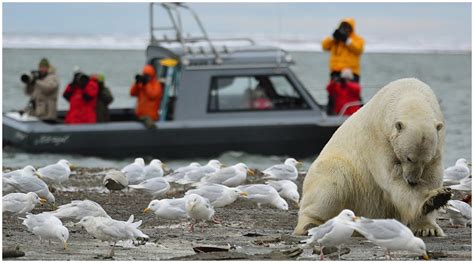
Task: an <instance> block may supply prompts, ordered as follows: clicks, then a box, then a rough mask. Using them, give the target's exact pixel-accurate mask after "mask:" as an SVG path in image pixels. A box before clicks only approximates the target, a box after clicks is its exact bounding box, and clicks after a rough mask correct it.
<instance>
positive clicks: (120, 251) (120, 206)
mask: <svg viewBox="0 0 474 263" xmlns="http://www.w3.org/2000/svg"><path fill="white" fill-rule="evenodd" d="M6 169H8V168H6V167H4V168H3V171H6ZM103 170H104V169H102V168H87V169H86V168H79V169H77V170H76V173H75V174H74V175H72V176H71V178H70V180H69V182H68V183H67V184H66V185H65V189H64V190H65V191H63V192H56V193H55V196H56V201H57V205H62V204H66V203H69V202H71V201H72V200H82V199H90V200H93V201H96V202H98V203H99V204H101V205H102V207H103V208H104V209H105V211H107V213H108V214H109V215H110V216H111V217H112V218H114V219H118V220H127V219H128V218H129V216H130V215H131V214H134V215H135V218H136V219H135V220H143V224H142V225H141V227H140V229H141V230H142V231H143V232H144V233H145V234H147V235H149V236H150V240H148V241H146V242H145V241H142V242H138V243H137V242H135V244H132V242H119V243H117V247H116V249H115V256H114V258H113V259H114V260H213V259H220V260H227V259H234V260H236V259H237V260H319V255H318V254H314V253H315V252H317V253H319V251H318V249H317V248H316V249H314V251H313V249H304V250H303V249H301V248H299V244H298V241H300V240H302V239H303V238H304V237H295V236H292V235H291V233H292V231H293V227H294V226H295V224H296V220H297V214H298V208H297V207H296V206H295V205H294V204H291V203H290V210H289V211H281V210H276V209H273V208H269V207H262V209H258V208H257V206H256V205H254V204H252V203H250V202H248V201H246V200H238V201H237V202H235V203H233V204H231V205H229V206H226V207H224V208H217V209H216V215H217V216H218V217H219V219H220V220H221V224H214V223H208V224H207V226H206V227H205V229H204V231H203V232H201V228H200V226H197V227H196V230H195V232H194V233H192V232H189V230H188V226H189V222H187V221H182V222H176V221H174V222H167V221H166V220H164V221H163V220H160V219H157V218H155V217H154V216H153V215H145V214H143V209H144V208H146V207H147V206H148V203H149V202H150V201H151V196H147V195H145V194H142V193H139V192H133V191H132V192H128V191H126V190H125V191H122V192H118V193H113V196H112V199H111V200H112V203H109V196H108V191H107V190H106V189H105V188H103V187H102V176H103V173H102V171H103ZM303 179H304V175H301V176H300V178H299V180H298V185H299V187H300V188H301V184H302V182H303ZM257 182H262V180H261V179H260V177H258V176H256V177H251V178H249V183H257ZM170 192H171V193H170V194H169V197H181V196H183V193H184V191H183V189H179V190H177V189H176V188H172V190H171V191H170ZM47 210H49V206H45V207H38V208H36V209H35V210H33V213H40V212H42V211H47ZM2 222H3V227H2V230H3V231H2V236H3V247H4V249H5V248H6V247H9V248H11V247H16V246H19V248H20V250H21V251H23V252H25V256H23V257H18V258H8V260H104V259H106V258H104V256H103V255H104V254H106V253H107V252H108V251H109V250H110V245H109V244H107V243H106V242H101V241H99V240H97V239H94V238H93V237H92V236H91V235H90V234H88V233H87V232H86V231H85V230H84V229H81V227H79V226H74V225H73V223H72V222H68V221H66V222H63V223H64V224H65V225H66V227H68V229H69V231H70V238H69V241H68V243H69V249H68V250H63V248H62V246H61V244H60V243H57V242H52V243H51V244H48V242H43V243H40V241H39V239H38V238H37V237H36V236H34V235H33V234H32V233H29V232H28V231H27V230H26V227H24V226H23V225H21V221H20V220H18V219H16V218H13V219H12V218H8V217H3V218H2ZM438 222H439V224H440V226H441V227H442V228H443V229H444V231H445V233H446V234H447V236H446V237H426V238H423V240H424V241H425V243H426V247H427V249H428V254H429V255H430V257H431V259H432V260H466V261H467V260H472V254H471V251H472V243H471V242H472V240H471V228H469V227H468V228H456V227H451V226H450V225H449V221H448V220H447V219H445V218H440V219H439V220H438ZM210 247H211V248H210ZM193 248H195V250H193ZM210 249H211V250H219V251H217V252H212V253H196V252H195V251H207V250H210ZM328 252H329V255H327V258H328V259H333V260H337V253H331V251H328ZM328 252H325V254H328ZM342 254H343V255H342V256H341V260H388V258H386V257H385V256H384V250H383V249H382V248H380V247H377V246H375V245H373V244H371V243H369V242H368V241H367V240H365V239H364V238H362V237H352V238H351V240H350V241H349V242H348V243H347V244H345V245H343V249H342ZM392 257H393V259H394V260H419V259H420V258H419V257H418V256H416V255H414V254H412V253H409V252H394V253H392Z"/></svg>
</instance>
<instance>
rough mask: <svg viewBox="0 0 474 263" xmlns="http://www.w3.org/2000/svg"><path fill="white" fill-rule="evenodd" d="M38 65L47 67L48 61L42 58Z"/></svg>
mask: <svg viewBox="0 0 474 263" xmlns="http://www.w3.org/2000/svg"><path fill="white" fill-rule="evenodd" d="M39 66H40V67H47V68H49V61H48V60H47V59H46V58H42V59H41V60H40V62H39Z"/></svg>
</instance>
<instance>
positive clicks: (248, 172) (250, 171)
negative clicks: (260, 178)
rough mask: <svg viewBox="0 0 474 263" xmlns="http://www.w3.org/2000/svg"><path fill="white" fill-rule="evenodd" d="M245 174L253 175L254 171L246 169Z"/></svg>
mask: <svg viewBox="0 0 474 263" xmlns="http://www.w3.org/2000/svg"><path fill="white" fill-rule="evenodd" d="M247 174H248V175H252V176H254V175H255V172H254V171H253V170H252V169H247Z"/></svg>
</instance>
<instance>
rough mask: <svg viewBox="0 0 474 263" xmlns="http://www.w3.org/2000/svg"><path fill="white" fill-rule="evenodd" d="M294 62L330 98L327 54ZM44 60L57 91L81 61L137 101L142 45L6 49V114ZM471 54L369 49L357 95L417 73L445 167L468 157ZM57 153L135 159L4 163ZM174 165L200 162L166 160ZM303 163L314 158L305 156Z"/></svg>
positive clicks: (62, 104)
mask: <svg viewBox="0 0 474 263" xmlns="http://www.w3.org/2000/svg"><path fill="white" fill-rule="evenodd" d="M291 55H292V57H293V59H294V60H295V62H296V64H295V65H294V66H292V67H293V70H294V71H295V72H296V75H297V76H298V77H299V78H300V80H301V81H302V82H303V84H304V85H305V86H306V88H307V89H308V90H309V92H310V93H311V94H312V95H313V97H314V98H315V99H316V100H317V101H318V102H319V103H322V104H325V103H326V102H327V94H326V91H325V86H326V84H327V81H328V67H327V61H328V57H329V56H328V54H327V53H321V52H312V51H311V52H310V51H299V52H291ZM42 57H47V58H48V59H49V60H50V61H51V64H53V65H54V66H55V67H56V68H57V72H58V76H59V78H60V81H61V92H62V91H64V88H65V86H66V85H67V83H68V82H69V81H70V80H71V79H72V71H73V69H74V67H75V66H79V67H80V68H81V69H82V70H83V71H84V72H86V73H104V74H105V78H106V83H107V85H108V86H109V87H110V88H111V90H112V93H113V95H114V97H115V99H114V102H113V103H112V105H111V107H112V108H122V107H133V106H134V103H135V100H134V99H133V98H131V97H130V96H129V94H128V92H129V87H130V85H131V84H132V81H133V78H134V75H135V74H136V73H138V72H140V71H141V68H142V66H143V63H144V62H145V52H144V51H143V50H110V49H109V50H93V49H83V50H77V49H9V48H4V49H3V79H2V91H3V108H2V110H3V112H6V111H11V110H17V109H20V108H22V107H23V106H24V105H25V104H26V102H27V101H28V98H27V97H25V96H24V94H23V88H22V83H21V82H20V80H19V79H20V75H21V74H22V73H24V72H28V71H29V70H33V69H35V68H36V67H37V63H38V61H39V60H40V59H41V58H42ZM471 67H472V65H471V53H470V52H459V53H457V54H450V53H428V52H423V53H413V52H411V53H367V54H364V55H363V57H362V74H361V85H362V89H363V91H362V98H363V100H364V101H368V100H369V99H370V98H371V97H372V96H373V95H374V94H375V93H376V92H377V90H378V89H380V88H381V87H383V86H384V85H385V84H387V83H388V82H390V81H393V80H396V79H399V78H404V77H416V78H418V79H420V80H422V81H424V82H426V83H427V84H429V85H430V86H431V88H432V89H433V90H434V92H435V93H436V95H437V96H438V99H439V100H440V104H441V108H442V110H443V112H444V115H445V119H446V129H447V132H446V147H445V159H444V164H445V166H449V165H452V164H453V163H454V162H455V160H456V159H457V158H461V157H463V158H466V159H471V114H472V110H471V105H472V101H471V93H472V89H471ZM59 108H60V109H67V108H68V104H67V102H66V101H65V100H64V99H63V98H62V97H60V98H59ZM156 157H157V158H159V156H156ZM216 157H218V158H220V159H221V160H222V161H223V162H225V163H228V164H232V163H235V162H238V161H244V162H246V163H248V165H249V166H250V167H255V168H259V169H261V168H264V167H266V166H268V165H271V164H274V163H278V162H280V161H281V160H283V159H284V158H285V156H258V155H249V154H245V153H239V152H227V153H222V155H220V156H216ZM60 158H67V159H70V160H71V161H72V162H73V163H75V164H77V165H80V166H86V167H96V166H103V167H121V166H123V165H125V164H127V163H129V162H131V161H132V160H133V159H134V158H135V156H130V157H129V158H125V159H119V160H117V159H102V158H96V157H89V156H77V155H57V154H28V153H24V152H21V151H18V150H14V149H13V150H12V149H9V148H7V149H4V150H3V158H2V161H3V165H6V166H15V167H18V166H23V165H26V164H33V165H38V166H39V165H44V164H48V163H52V162H56V161H57V160H58V159H60ZM167 161H168V163H169V164H170V166H171V167H177V166H180V165H183V164H187V163H189V162H191V161H200V162H202V163H203V162H206V161H207V160H203V159H192V160H191V159H188V160H167ZM303 161H304V163H305V167H308V166H309V165H310V163H311V162H312V161H313V158H308V159H307V160H303Z"/></svg>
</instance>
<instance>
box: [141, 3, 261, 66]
mask: <svg viewBox="0 0 474 263" xmlns="http://www.w3.org/2000/svg"><path fill="white" fill-rule="evenodd" d="M155 5H159V6H161V7H162V8H163V9H164V10H165V11H166V13H167V14H168V18H169V20H170V21H171V26H155V22H156V21H155V14H154V6H155ZM183 11H188V13H189V14H190V15H191V17H192V18H193V20H194V22H195V23H196V24H197V26H198V28H199V31H200V32H199V33H200V35H198V36H185V34H184V28H183V22H182V18H183V13H182V12H183ZM163 31H167V32H169V31H172V32H173V33H174V35H175V37H170V38H169V37H167V35H165V34H164V35H163V37H162V38H158V37H157V36H156V34H157V33H158V32H163ZM213 41H214V42H221V41H245V42H248V43H249V44H250V45H254V44H255V42H254V41H253V40H252V39H250V38H214V39H211V38H209V36H208V34H207V32H206V29H205V28H204V26H203V24H202V22H201V20H200V19H199V16H198V15H197V14H196V12H195V11H194V10H193V9H192V8H191V7H189V6H188V5H186V4H184V3H150V44H152V45H160V44H163V43H167V44H170V43H179V44H180V45H181V47H182V48H183V51H184V55H185V56H186V55H188V54H189V53H190V52H192V49H191V46H190V44H195V43H198V42H204V43H207V45H208V46H209V51H210V53H212V55H213V56H214V61H215V62H216V63H217V64H220V63H222V58H221V54H220V52H219V51H218V49H217V48H216V46H215V45H214V43H213ZM222 49H223V50H224V51H226V50H228V49H227V48H226V47H225V46H224V47H223V48H222ZM200 51H201V53H204V49H203V48H202V47H201V48H200Z"/></svg>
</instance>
